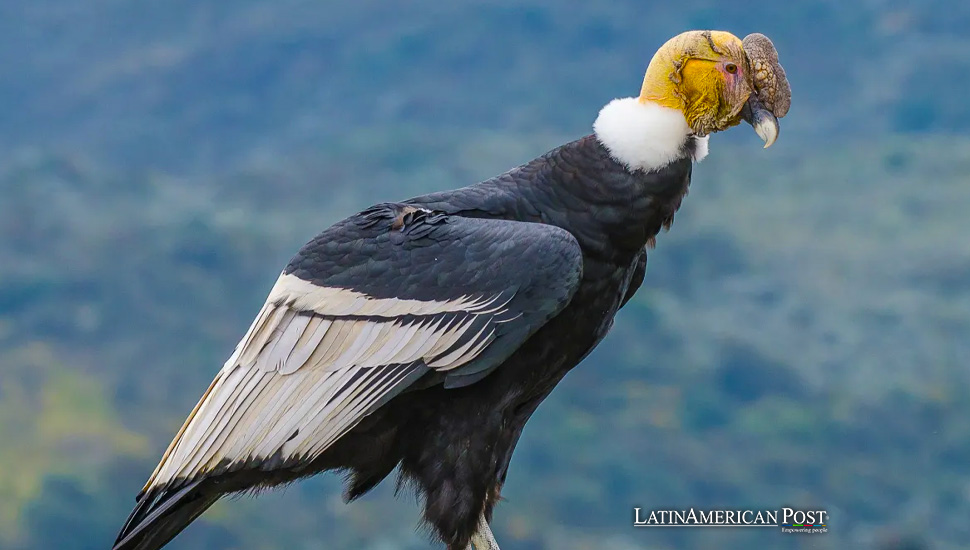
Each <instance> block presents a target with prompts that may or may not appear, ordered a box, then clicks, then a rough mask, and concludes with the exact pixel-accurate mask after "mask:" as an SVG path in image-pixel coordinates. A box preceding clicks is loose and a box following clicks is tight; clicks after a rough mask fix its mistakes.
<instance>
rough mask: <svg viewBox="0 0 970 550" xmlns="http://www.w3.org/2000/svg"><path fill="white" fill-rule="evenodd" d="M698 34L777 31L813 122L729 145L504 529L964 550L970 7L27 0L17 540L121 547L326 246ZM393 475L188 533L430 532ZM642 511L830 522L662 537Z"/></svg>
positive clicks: (663, 242)
mask: <svg viewBox="0 0 970 550" xmlns="http://www.w3.org/2000/svg"><path fill="white" fill-rule="evenodd" d="M445 4H446V5H445ZM692 28H715V29H723V30H728V31H732V32H734V33H735V34H737V35H739V36H744V35H745V34H747V33H749V32H763V33H765V34H767V35H768V36H770V37H771V38H772V39H773V40H774V42H775V44H776V46H777V47H778V50H779V51H780V53H781V59H782V62H783V63H784V64H785V66H786V68H787V71H788V75H789V78H790V80H791V83H792V86H793V88H794V103H793V108H792V111H791V113H790V115H789V116H788V117H787V118H785V119H784V120H783V121H782V135H781V138H780V139H779V141H778V143H777V144H776V145H775V147H773V148H772V149H770V150H768V151H762V150H761V147H760V141H759V140H758V138H757V137H756V136H755V135H754V133H753V132H751V131H750V128H747V127H742V128H741V129H737V130H734V131H731V132H728V133H726V134H724V135H717V136H715V137H714V138H713V139H712V153H711V155H710V156H709V157H708V159H707V160H705V161H704V162H703V163H701V164H700V165H698V166H697V167H696V168H695V173H694V183H693V186H692V190H691V194H690V197H689V198H688V199H687V201H686V202H685V205H684V207H683V209H682V210H681V213H680V214H678V216H677V221H676V223H675V224H674V228H673V230H672V232H671V233H670V234H667V235H662V236H661V238H660V239H659V244H658V247H657V249H656V251H655V252H654V253H653V254H652V255H651V259H650V266H649V269H648V273H647V278H646V281H645V283H644V285H643V288H642V289H641V290H640V292H639V294H638V295H637V297H636V299H635V300H633V301H632V302H631V303H630V305H628V306H627V307H626V309H624V310H623V312H622V313H621V315H620V319H618V321H617V323H616V325H615V328H614V330H613V332H612V334H611V335H610V336H609V337H608V339H607V341H606V342H605V343H604V345H602V346H601V347H600V348H599V349H598V350H597V351H596V352H595V353H593V354H592V355H591V356H590V357H589V358H588V359H587V360H586V362H585V363H584V364H583V365H582V366H581V367H580V368H578V369H576V370H575V371H573V372H572V373H571V374H570V375H569V376H568V377H567V378H566V379H565V381H564V382H563V383H562V384H561V385H560V387H559V388H558V389H557V391H556V392H554V393H553V395H552V396H551V397H550V398H549V399H548V400H547V401H546V403H545V404H544V405H543V406H542V407H541V408H540V409H539V411H538V413H537V414H536V416H535V417H534V418H533V420H532V421H531V422H530V424H529V425H528V427H527V428H526V432H525V435H524V437H523V439H522V441H521V443H520V444H519V448H518V451H517V453H516V455H515V458H514V460H513V466H512V471H511V474H510V477H509V482H508V484H507V486H506V490H505V497H506V499H507V501H506V502H505V503H504V504H503V505H502V506H501V507H500V508H499V509H498V511H497V513H496V517H495V529H496V532H497V536H498V537H499V540H500V541H501V542H502V547H503V548H504V549H506V550H526V549H536V548H550V549H551V548H555V549H557V550H581V549H589V550H593V549H603V548H607V549H618V550H634V549H639V550H670V549H715V548H716V549H726V550H741V549H749V548H779V549H783V550H785V549H790V550H805V549H818V550H836V549H838V550H842V549H847V548H864V549H866V548H877V547H879V548H886V549H889V548H894V549H903V548H907V549H915V548H927V549H933V550H951V549H957V548H966V547H967V543H968V541H970V523H968V522H967V518H968V517H970V421H968V418H970V399H967V388H968V382H970V380H968V378H970V370H968V360H967V357H968V356H970V238H968V234H970V220H968V217H967V216H968V212H970V181H968V179H970V134H968V130H970V102H968V100H967V90H968V89H970V56H968V55H967V52H968V51H970V35H968V34H967V32H966V29H967V28H970V3H967V2H965V1H962V0H961V1H958V0H928V1H923V2H920V3H918V4H917V3H915V2H912V3H903V4H900V3H897V2H890V1H888V0H866V1H863V2H849V3H846V2H839V1H836V0H826V1H808V0H793V1H790V2H774V1H768V0H753V1H751V2H744V3H724V2H717V1H715V0H703V1H698V2H667V3H652V2H640V1H634V0H629V1H610V2H583V1H579V0H560V1H552V0H521V1H515V2H511V1H508V0H499V1H487V2H486V1H479V0H464V1H455V2H448V3H443V2H439V1H437V0H412V1H411V2H407V3H404V2H389V1H387V0H358V1H356V2H347V3H340V2H311V1H307V0H277V1H274V2H270V1H267V0H233V1H228V2H227V1H222V0H192V1H187V0H146V1H142V2H113V1H108V0H92V1H89V2H66V1H63V0H34V1H32V2H27V1H25V0H20V1H16V0H13V1H8V2H2V3H0V51H3V52H4V56H3V58H4V59H3V62H2V63H0V105H2V106H3V107H2V110H0V160H2V162H0V235H2V238H0V436H2V442H3V443H2V444H0V548H4V549H10V550H26V549H31V550H33V549H37V550H41V549H55V548H57V549H62V550H87V549H106V548H108V547H109V545H110V543H111V541H112V540H113V538H114V535H115V533H116V532H117V530H118V528H119V527H120V526H121V523H122V522H123V521H124V518H125V517H126V515H127V513H128V512H129V510H130V508H131V506H132V504H133V497H134V495H135V494H136V493H137V491H138V490H139V488H140V487H141V485H142V483H143V482H144V480H145V479H146V478H147V476H148V474H149V473H150V472H151V470H152V468H153V467H154V465H155V462H156V460H157V458H158V457H159V456H160V454H161V452H162V451H163V450H164V448H165V446H166V445H167V443H168V442H169V440H170V439H171V437H172V435H173V434H174V432H175V430H176V429H177V427H178V426H179V425H180V424H181V422H182V420H183V418H184V417H185V415H186V414H187V413H188V412H189V410H190V409H191V407H192V405H193V404H194V403H195V402H196V400H197V399H198V397H199V396H200V395H201V393H202V391H203V390H204V389H205V388H206V386H207V385H208V383H209V381H210V380H211V378H212V376H213V375H214V373H215V372H216V371H217V370H218V369H219V367H220V366H221V364H222V362H223V361H224V360H225V358H226V357H227V356H228V354H229V353H230V351H231V350H232V348H233V346H234V345H235V343H236V342H237V340H238V338H239V337H240V336H241V335H242V333H243V332H244V330H245V329H246V327H247V326H248V325H249V323H250V321H251V319H252V317H253V315H255V313H256V312H257V310H258V308H259V306H260V304H261V303H262V301H263V299H264V297H265V295H266V293H267V292H268V290H269V288H270V286H271V285H272V283H273V281H274V280H275V278H276V276H277V274H278V270H279V269H280V268H281V267H282V266H283V265H284V264H285V262H286V261H287V259H288V258H289V256H290V255H291V254H292V253H293V252H294V251H295V250H296V249H297V248H298V247H299V246H300V245H301V244H302V243H304V242H305V241H306V240H308V239H309V238H310V237H312V236H313V235H314V234H315V233H316V232H318V231H319V230H321V229H323V228H324V227H326V226H328V225H329V224H331V223H332V222H334V221H336V220H338V219H340V218H342V217H344V216H346V215H349V214H351V213H353V212H356V211H357V210H359V209H362V208H364V207H366V206H368V205H370V204H372V203H374V202H378V201H383V200H394V199H403V198H407V197H409V196H412V195H415V194H419V193H424V192H428V191H432V190H437V189H446V188H452V187H458V186H462V185H466V184H469V183H472V182H474V181H477V180H479V179H482V178H485V177H488V176H491V175H493V174H496V173H499V172H502V171H504V170H506V169H508V168H510V167H512V166H514V165H517V164H519V163H522V162H525V161H527V160H529V159H531V158H533V157H534V156H536V155H538V154H541V153H543V152H545V151H546V150H548V149H551V148H553V147H554V146H556V145H558V144H560V143H563V142H565V141H568V140H571V139H574V138H576V137H578V136H581V135H584V134H587V133H589V132H590V126H591V123H592V121H593V119H594V118H595V116H596V113H597V111H598V109H599V108H600V107H601V106H602V105H604V104H605V103H606V102H608V101H609V100H610V99H612V98H614V97H617V96H628V95H635V94H636V92H637V90H639V85H640V79H641V78H642V74H643V70H644V69H645V67H646V64H647V62H648V61H649V59H650V57H651V56H652V54H653V52H654V51H655V50H656V48H657V47H659V46H660V45H661V44H662V43H663V42H664V41H665V40H666V39H667V38H669V37H670V36H673V35H674V34H677V33H679V32H681V31H683V30H687V29H692ZM392 489H393V484H386V486H383V487H381V488H379V489H378V490H377V491H375V492H374V493H373V494H372V495H369V496H368V497H366V498H364V499H363V500H362V501H360V502H358V503H355V504H353V505H351V506H344V505H343V504H342V503H341V501H340V496H339V495H340V479H339V477H337V476H333V475H331V476H324V477H320V478H317V479H314V480H312V481H308V482H304V483H302V484H299V485H295V486H292V487H290V488H288V489H287V490H286V491H281V492H275V493H271V494H266V495H263V496H261V497H260V498H259V499H256V500H253V499H248V498H243V499H235V500H230V501H227V502H224V503H220V504H219V505H217V506H216V507H215V508H213V509H212V510H211V511H210V512H208V513H207V514H206V515H205V516H204V517H203V518H202V519H201V520H200V521H198V522H196V523H195V524H194V525H193V526H192V527H191V528H189V529H188V530H187V531H186V532H185V533H184V534H183V535H182V536H180V537H179V538H178V539H177V540H176V541H175V542H174V543H172V545H171V548H173V549H196V548H198V549H201V548H206V549H210V550H223V549H226V550H227V549H248V550H274V549H287V550H299V549H310V548H313V549H318V548H334V549H339V548H348V549H349V548H354V549H362V550H412V549H427V548H429V543H428V540H427V537H426V536H425V534H424V533H422V532H420V531H417V532H416V531H415V529H414V526H415V524H416V522H417V519H418V517H419V510H418V508H417V506H416V505H415V503H414V502H413V499H407V498H405V499H401V500H394V498H393V495H392ZM634 506H639V507H643V508H647V509H653V508H678V509H679V508H688V507H691V506H693V507H702V508H716V507H727V508H731V509H737V508H743V507H754V508H770V509H777V508H778V507H780V506H793V507H796V508H797V507H804V508H824V509H827V510H828V511H829V513H830V520H829V526H830V527H829V533H828V534H827V535H821V536H811V537H806V536H792V535H783V534H781V533H775V532H770V533H769V532H765V531H762V530H747V529H708V530H705V529H688V530H682V529H669V530H661V529H655V530H636V529H634V528H633V527H632V526H631V523H632V521H633V512H632V508H633V507H634ZM749 531H757V532H754V533H752V532H749Z"/></svg>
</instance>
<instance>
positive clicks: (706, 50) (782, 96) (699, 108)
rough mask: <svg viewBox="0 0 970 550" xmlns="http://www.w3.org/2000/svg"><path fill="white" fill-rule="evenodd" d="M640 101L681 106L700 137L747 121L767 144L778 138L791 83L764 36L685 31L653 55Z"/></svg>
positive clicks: (666, 105)
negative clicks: (779, 120) (742, 37)
mask: <svg viewBox="0 0 970 550" xmlns="http://www.w3.org/2000/svg"><path fill="white" fill-rule="evenodd" d="M638 100H639V102H640V103H648V102H654V103H657V104H659V105H662V106H664V107H669V108H672V109H677V110H679V111H681V112H682V113H683V114H684V118H685V119H686V120H687V125H688V126H689V127H690V129H691V130H692V131H693V132H694V134H696V135H698V136H706V135H708V134H711V133H713V132H719V131H721V130H726V129H728V128H730V127H732V126H735V125H737V124H738V123H740V122H741V121H742V120H745V121H746V122H748V123H749V124H751V125H752V126H753V127H754V129H755V132H757V134H758V135H759V136H760V137H761V138H762V139H763V140H764V142H765V147H766V148H767V147H770V146H771V145H772V144H773V143H774V142H775V140H776V139H777V137H778V129H779V128H778V119H779V118H781V117H783V116H785V114H786V113H787V112H788V107H789V105H790V104H791V88H790V86H789V84H788V79H787V78H786V77H785V71H784V69H782V67H781V64H780V63H779V62H778V52H777V51H776V50H775V47H774V45H773V44H772V43H771V40H769V39H768V37H766V36H764V35H762V34H752V35H748V36H747V37H746V38H745V39H744V40H741V39H739V38H738V37H736V36H734V35H733V34H731V33H729V32H724V31H688V32H685V33H682V34H679V35H677V36H675V37H673V38H671V39H670V40H668V41H667V43H666V44H664V45H663V47H661V48H660V49H659V50H658V51H657V53H656V54H655V55H654V56H653V59H652V60H651V61H650V65H649V66H648V67H647V72H646V74H645V75H644V78H643V86H642V87H641V89H640V97H639V99H638Z"/></svg>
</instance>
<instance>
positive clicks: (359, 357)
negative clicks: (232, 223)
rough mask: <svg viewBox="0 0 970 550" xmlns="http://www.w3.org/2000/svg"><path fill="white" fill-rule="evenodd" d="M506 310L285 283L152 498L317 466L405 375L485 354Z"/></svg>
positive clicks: (193, 420)
mask: <svg viewBox="0 0 970 550" xmlns="http://www.w3.org/2000/svg"><path fill="white" fill-rule="evenodd" d="M507 303H508V299H506V300H500V299H499V298H498V297H497V296H494V297H478V298H471V297H467V296H466V297H459V298H455V299H453V300H447V301H437V302H435V301H420V300H398V299H376V298H373V297H370V296H367V295H365V294H361V293H359V292H354V291H350V290H347V289H340V288H329V287H320V286H316V285H313V284H311V283H309V282H306V281H303V280H301V279H298V278H297V277H295V276H292V275H285V274H284V275H281V276H280V279H279V280H278V281H277V284H276V286H275V287H274V288H273V290H272V291H271V292H270V297H269V299H268V300H267V302H266V304H264V305H263V308H262V309H261V310H260V312H259V314H258V315H257V316H256V320H255V321H253V324H252V326H251V327H250V328H249V330H248V331H247V332H246V335H245V336H244V337H243V338H242V340H241V341H240V342H239V345H238V346H237V347H236V349H235V351H234V352H233V354H232V356H230V358H229V360H228V361H226V364H225V365H224V366H223V368H222V370H221V371H220V372H219V373H218V374H217V375H216V378H215V380H214V381H213V382H212V385H211V386H210V387H209V389H208V390H207V391H206V393H205V395H203V396H202V399H201V400H200V401H199V404H198V405H196V407H195V409H194V410H193V411H192V413H191V414H190V415H189V418H188V419H187V420H186V421H185V424H184V425H183V426H182V429H181V430H180V431H179V433H178V435H176V437H175V440H174V441H172V443H171V445H169V448H168V450H167V451H166V452H165V455H164V456H163V457H162V460H161V462H160V463H159V465H158V467H157V468H156V469H155V472H154V474H153V475H152V477H151V478H150V480H149V482H148V484H147V485H146V489H151V488H153V487H160V486H164V485H165V484H167V483H169V482H171V481H172V480H175V479H179V478H190V477H193V476H197V475H199V474H204V473H205V472H208V471H211V470H213V469H214V468H216V467H217V466H219V465H220V464H223V463H226V462H229V463H235V462H244V461H248V460H251V459H256V460H260V459H268V458H270V457H272V456H274V455H276V454H278V453H279V454H281V458H282V459H284V460H285V459H287V458H302V459H312V458H313V457H315V456H317V455H319V454H320V453H321V452H323V451H324V450H326V449H327V448H328V447H329V446H330V445H332V444H333V442H335V441H336V440H337V439H339V438H340V437H341V436H342V435H344V434H345V433H347V432H348V431H349V430H351V429H352V428H353V427H354V426H355V425H357V423H358V422H359V421H360V420H361V419H362V418H363V417H364V416H366V414H368V413H369V412H370V411H371V410H372V408H373V406H374V405H375V404H377V403H379V402H380V400H381V399H382V398H383V397H384V396H385V395H387V394H388V392H391V391H393V390H394V388H395V387H396V386H397V385H399V384H400V383H402V382H403V381H404V380H405V379H406V378H407V376H408V375H409V374H412V373H415V372H417V370H420V369H424V368H426V367H425V366H427V367H430V368H434V369H436V370H440V371H448V370H452V369H455V368H457V367H459V366H461V365H463V364H466V363H468V362H469V361H471V360H472V359H474V358H475V357H476V356H478V355H479V354H480V353H481V352H482V351H483V350H484V349H485V348H486V347H488V344H489V343H491V342H492V340H493V339H494V335H495V323H498V322H501V320H500V316H501V315H502V314H503V313H504V312H505V305H506V304H507ZM361 314H364V315H367V317H365V318H362V317H361V316H360V315H361ZM349 315H352V316H349ZM415 316H416V317H415ZM483 317H484V318H485V319H486V320H487V321H488V322H486V323H482V322H481V319H482V318H483ZM463 339H464V340H463ZM459 342H461V345H457V344H459ZM416 369H417V370H416Z"/></svg>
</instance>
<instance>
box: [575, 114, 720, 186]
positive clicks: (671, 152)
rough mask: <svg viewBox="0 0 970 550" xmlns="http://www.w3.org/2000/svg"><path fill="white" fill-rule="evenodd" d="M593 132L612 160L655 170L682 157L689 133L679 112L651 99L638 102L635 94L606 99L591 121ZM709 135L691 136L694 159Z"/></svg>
mask: <svg viewBox="0 0 970 550" xmlns="http://www.w3.org/2000/svg"><path fill="white" fill-rule="evenodd" d="M593 132H594V133H595V134H596V139H598V140H599V142H600V143H602V144H603V146H604V147H606V149H607V150H608V151H609V152H610V156H611V157H612V158H613V160H615V161H617V162H619V163H621V164H623V165H625V166H626V167H627V168H628V169H629V170H631V171H633V170H638V169H639V170H646V171H651V170H657V169H660V168H663V167H664V166H666V165H668V164H670V163H671V162H673V161H675V160H677V159H679V158H682V157H683V154H684V142H685V141H686V140H687V138H688V137H689V136H690V135H691V129H690V127H689V126H687V119H685V118H684V114H683V113H682V112H680V111H678V110H677V109H671V108H669V107H664V106H662V105H658V104H656V103H653V102H646V103H640V101H639V100H638V99H637V98H635V97H625V98H622V99H614V100H613V101H611V102H609V103H607V104H606V106H605V107H603V108H602V109H601V110H600V114H599V116H597V117H596V122H594V123H593ZM709 137H710V136H704V137H702V138H699V137H695V138H694V139H695V140H696V146H695V148H694V154H693V160H694V162H700V161H701V160H703V158H704V157H706V156H707V152H708V149H707V141H708V138H709Z"/></svg>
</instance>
